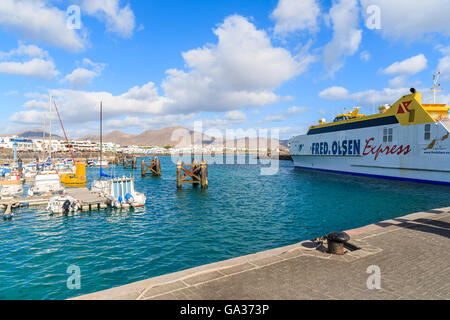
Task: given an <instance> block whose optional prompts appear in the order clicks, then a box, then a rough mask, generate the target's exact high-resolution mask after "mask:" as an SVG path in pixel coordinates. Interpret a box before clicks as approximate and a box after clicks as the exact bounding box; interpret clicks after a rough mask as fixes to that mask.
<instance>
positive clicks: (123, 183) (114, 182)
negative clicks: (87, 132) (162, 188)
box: [91, 103, 147, 208]
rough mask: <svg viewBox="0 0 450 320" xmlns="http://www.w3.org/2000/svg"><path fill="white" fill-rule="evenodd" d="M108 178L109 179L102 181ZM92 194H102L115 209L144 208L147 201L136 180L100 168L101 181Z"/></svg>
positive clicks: (101, 137) (101, 131) (101, 133)
mask: <svg viewBox="0 0 450 320" xmlns="http://www.w3.org/2000/svg"><path fill="white" fill-rule="evenodd" d="M102 113H103V104H102V103H100V163H102V161H103V157H102V154H103V123H102V122H103V119H102ZM102 178H107V179H102ZM91 191H92V192H96V193H100V194H101V195H103V196H104V197H106V198H107V199H108V201H107V203H108V205H109V206H111V207H113V208H130V207H143V206H145V202H146V201H147V198H146V196H145V195H144V194H143V193H140V192H137V191H136V190H135V188H134V178H131V177H125V176H124V177H122V178H115V177H114V176H111V175H108V174H106V173H104V172H103V168H102V167H100V179H99V180H96V181H94V182H93V183H92V187H91Z"/></svg>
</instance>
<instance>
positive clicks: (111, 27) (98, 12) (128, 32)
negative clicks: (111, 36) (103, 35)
mask: <svg viewBox="0 0 450 320" xmlns="http://www.w3.org/2000/svg"><path fill="white" fill-rule="evenodd" d="M82 8H83V10H84V11H86V12H87V14H89V15H92V16H95V17H96V18H98V19H99V20H101V21H103V22H104V23H105V24H106V30H107V31H108V32H111V33H116V34H117V35H119V36H121V37H123V38H129V37H131V36H132V35H133V30H134V28H135V24H136V23H135V16H134V13H133V10H131V8H130V5H129V4H127V5H126V6H125V7H122V8H121V7H120V4H119V0H83V1H82Z"/></svg>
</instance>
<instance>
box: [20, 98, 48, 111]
mask: <svg viewBox="0 0 450 320" xmlns="http://www.w3.org/2000/svg"><path fill="white" fill-rule="evenodd" d="M23 107H24V108H29V109H48V108H49V102H45V101H42V100H29V101H27V102H25V104H24V105H23Z"/></svg>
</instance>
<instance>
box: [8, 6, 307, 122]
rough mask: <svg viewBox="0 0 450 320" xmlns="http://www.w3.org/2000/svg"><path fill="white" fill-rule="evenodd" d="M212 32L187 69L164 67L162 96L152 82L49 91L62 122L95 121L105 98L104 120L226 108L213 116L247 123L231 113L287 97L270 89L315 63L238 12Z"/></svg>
mask: <svg viewBox="0 0 450 320" xmlns="http://www.w3.org/2000/svg"><path fill="white" fill-rule="evenodd" d="M214 33H215V34H216V35H217V37H218V39H219V40H218V43H217V44H210V45H206V46H204V47H202V48H198V49H194V50H190V51H188V52H184V53H183V58H184V60H185V63H186V69H187V70H186V71H184V70H177V69H170V70H167V77H166V78H165V79H164V81H163V83H162V85H161V87H162V89H163V92H164V94H162V95H160V94H159V93H158V88H157V87H155V85H154V83H152V82H149V83H147V84H145V85H143V86H136V87H134V88H131V89H129V90H128V91H127V92H125V93H123V94H120V95H113V94H111V93H109V92H88V91H82V90H69V89H59V90H52V94H53V96H54V97H55V99H56V101H57V103H58V107H59V108H60V111H61V113H62V114H63V117H64V119H65V122H71V123H72V124H74V123H87V122H89V121H92V120H93V121H97V118H98V106H99V103H100V101H103V105H104V118H105V120H113V119H114V118H117V117H123V116H124V115H129V114H133V116H134V117H140V116H146V115H154V116H163V115H171V114H186V115H187V114H193V113H198V112H200V111H207V112H228V113H227V114H226V115H225V117H226V118H224V119H213V120H212V121H216V120H222V121H221V123H222V124H224V125H225V124H226V125H228V124H230V123H232V122H233V123H236V122H237V121H245V119H244V117H245V114H243V113H241V112H240V111H239V112H232V111H233V110H234V111H236V110H238V109H240V108H245V107H259V106H264V105H267V104H270V103H274V102H278V101H284V100H289V99H291V97H281V96H278V95H277V94H276V93H275V92H274V91H275V90H276V89H277V88H278V87H279V86H280V85H281V84H283V83H284V82H286V81H288V80H290V79H292V78H293V77H295V76H297V75H298V74H300V73H302V72H304V71H305V70H306V68H307V67H308V65H309V63H311V62H312V61H314V58H313V57H311V56H309V55H307V54H306V53H305V52H302V54H301V55H299V56H296V57H293V56H292V55H291V54H290V53H289V51H287V50H285V49H283V48H277V47H274V46H272V44H271V41H270V38H269V37H268V35H267V34H266V32H264V31H262V30H257V29H256V27H255V26H254V25H253V24H252V23H250V22H249V21H248V20H247V19H245V18H244V17H241V16H236V15H235V16H231V17H228V18H226V19H225V21H224V22H223V23H222V24H220V25H219V26H218V27H217V28H216V29H215V30H214ZM93 65H95V63H93V62H92V61H83V67H84V69H87V70H91V71H94V72H95V68H94V69H92V66H93ZM73 75H74V74H72V76H73ZM75 75H76V74H75ZM92 76H93V75H92V74H91V73H89V74H86V76H85V77H84V78H83V77H80V78H82V79H87V80H90V79H92ZM74 78H76V77H74ZM72 80H73V79H72ZM67 81H69V80H67ZM30 98H31V99H33V100H36V101H35V102H30V103H29V104H28V105H27V106H28V107H29V108H31V107H32V106H34V107H36V108H38V107H39V106H40V105H42V106H43V104H40V103H39V101H41V102H42V103H47V99H40V98H35V97H30ZM33 116H34V118H33ZM37 116H38V115H37V114H36V113H33V114H31V116H29V117H27V119H28V121H31V120H32V119H34V120H36V121H38V122H39V121H41V120H40V118H37ZM16 118H17V116H14V117H13V119H16ZM66 119H67V120H66ZM129 119H131V118H129ZM115 124H116V125H117V122H115Z"/></svg>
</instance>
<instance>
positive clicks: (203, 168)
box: [201, 160, 208, 189]
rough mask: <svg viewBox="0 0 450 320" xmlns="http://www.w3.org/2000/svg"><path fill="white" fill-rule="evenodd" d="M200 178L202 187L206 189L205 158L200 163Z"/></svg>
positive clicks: (206, 172) (206, 171) (206, 168)
mask: <svg viewBox="0 0 450 320" xmlns="http://www.w3.org/2000/svg"><path fill="white" fill-rule="evenodd" d="M201 179H202V183H201V185H202V189H208V164H207V163H206V161H205V160H202V163H201Z"/></svg>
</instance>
